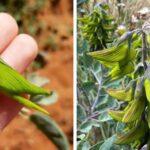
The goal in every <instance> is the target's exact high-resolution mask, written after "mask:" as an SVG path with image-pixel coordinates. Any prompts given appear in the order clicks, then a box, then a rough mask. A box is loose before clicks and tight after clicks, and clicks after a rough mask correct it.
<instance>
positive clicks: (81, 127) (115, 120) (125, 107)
mask: <svg viewBox="0 0 150 150" xmlns="http://www.w3.org/2000/svg"><path fill="white" fill-rule="evenodd" d="M102 6H108V5H105V4H104V3H102V4H97V5H96V7H94V9H93V10H95V9H96V8H98V7H99V8H100V10H102V8H101V7H102ZM103 9H104V11H105V10H108V7H106V8H105V7H104V8H103ZM93 10H92V11H91V13H90V14H89V15H87V16H83V15H82V14H79V15H80V17H81V18H80V17H79V18H80V19H79V22H78V24H79V25H78V41H79V42H78V43H77V44H78V51H77V52H78V53H77V56H78V57H77V58H78V64H77V69H78V74H77V75H78V91H77V92H78V107H77V116H79V117H78V141H79V142H78V150H83V149H92V150H94V149H99V150H105V149H107V150H113V149H114V150H117V149H118V150H119V149H123V150H124V149H140V148H142V147H143V146H144V145H146V144H148V145H149V142H148V141H149V136H148V135H149V127H148V126H149V124H150V123H149V122H150V115H149V114H150V107H149V106H150V105H149V99H150V98H149V97H150V94H149V88H150V76H149V75H150V74H149V71H150V67H149V66H150V62H149V61H150V59H149V54H150V53H149V47H150V45H149V44H150V43H149V37H150V35H149V27H150V25H149V23H145V24H144V25H143V26H142V27H141V26H139V28H138V29H134V30H132V31H124V33H121V34H116V33H117V32H118V31H117V30H115V29H116V27H115V28H113V30H111V34H112V36H111V37H113V38H112V39H111V40H110V41H107V39H109V38H108V37H106V38H103V37H104V35H106V34H105V32H103V33H101V34H100V36H101V38H99V34H95V33H98V32H95V30H97V28H100V29H101V30H102V29H103V30H106V31H108V28H103V26H102V24H101V22H99V21H98V20H99V18H100V17H99V16H98V15H97V16H96V15H95V16H94V15H93V17H92V18H90V16H91V15H92V14H93V12H94V11H93ZM102 12H103V11H102ZM105 13H106V15H107V16H109V11H107V12H106V11H105ZM111 18H113V17H111ZM94 19H95V20H94ZM91 20H94V21H95V22H94V23H95V24H94V23H93V24H94V25H95V26H94V25H93V24H92V23H91ZM110 20H111V19H110ZM96 21H97V24H96ZM111 21H113V20H111ZM119 22H120V20H119ZM92 25H93V26H92ZM111 25H112V24H111ZM116 25H117V23H116ZM89 27H91V28H89ZM93 36H94V38H93V39H92V37H93ZM99 39H104V40H103V41H104V42H101V41H99ZM85 43H86V44H85ZM93 43H94V44H95V45H94V46H93ZM85 45H86V46H85ZM89 56H90V57H89ZM91 58H93V60H91ZM85 83H86V84H85ZM87 83H88V84H87ZM84 85H86V86H84Z"/></svg>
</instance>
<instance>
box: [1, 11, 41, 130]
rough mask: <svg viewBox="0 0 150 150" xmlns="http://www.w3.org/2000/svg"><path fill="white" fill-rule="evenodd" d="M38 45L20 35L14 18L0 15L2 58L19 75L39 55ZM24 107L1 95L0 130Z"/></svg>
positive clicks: (29, 38) (4, 14)
mask: <svg viewBox="0 0 150 150" xmlns="http://www.w3.org/2000/svg"><path fill="white" fill-rule="evenodd" d="M37 50H38V47H37V43H36V42H35V40H34V39H33V38H32V37H31V36H29V35H27V34H19V35H18V26H17V23H16V21H15V19H14V18H13V17H11V16H10V15H9V14H6V13H0V57H1V58H2V59H3V60H4V61H5V62H6V63H7V64H8V65H10V66H11V67H12V68H14V69H15V70H17V71H18V72H19V73H23V72H24V71H25V69H26V68H27V67H28V65H29V64H30V63H31V62H32V61H33V60H34V58H35V57H36V55H37ZM21 108H22V105H20V104H18V103H17V102H15V101H13V100H11V99H10V98H8V97H7V96H5V95H3V94H0V130H2V129H4V127H5V126H6V125H7V124H8V123H9V122H10V121H11V120H12V119H13V118H14V117H15V116H16V115H17V113H18V112H19V111H20V109H21Z"/></svg>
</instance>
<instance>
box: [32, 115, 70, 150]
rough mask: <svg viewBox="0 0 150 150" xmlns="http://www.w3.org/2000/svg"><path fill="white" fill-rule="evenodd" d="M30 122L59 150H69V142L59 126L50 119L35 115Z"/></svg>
mask: <svg viewBox="0 0 150 150" xmlns="http://www.w3.org/2000/svg"><path fill="white" fill-rule="evenodd" d="M30 120H31V121H32V122H33V123H34V124H35V125H36V126H37V127H38V128H39V129H40V130H41V131H42V132H43V133H44V134H45V135H46V136H47V137H48V138H49V139H50V140H51V141H52V142H53V143H54V144H55V145H56V146H57V147H58V149H59V150H69V149H70V146H69V143H68V140H67V138H66V136H65V135H64V133H63V132H62V131H61V129H60V128H59V127H58V125H57V124H56V123H55V122H54V120H53V119H51V118H50V117H48V116H46V115H43V114H40V113H34V114H32V115H31V116H30Z"/></svg>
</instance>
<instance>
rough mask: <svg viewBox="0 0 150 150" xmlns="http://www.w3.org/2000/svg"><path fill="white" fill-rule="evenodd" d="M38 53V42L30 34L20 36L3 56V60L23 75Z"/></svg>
mask: <svg viewBox="0 0 150 150" xmlns="http://www.w3.org/2000/svg"><path fill="white" fill-rule="evenodd" d="M37 53H38V46H37V43H36V41H35V40H34V39H33V38H32V37H31V36H29V35H28V34H19V35H18V36H16V38H15V39H14V40H13V41H12V42H11V43H10V45H9V46H8V47H7V48H6V49H5V51H4V52H3V53H2V54H1V58H2V59H3V60H4V61H5V62H6V63H7V64H8V65H10V66H11V67H13V68H14V69H15V70H17V71H18V72H20V73H22V72H23V71H24V70H25V69H26V68H27V67H28V65H29V64H30V63H31V62H32V61H33V60H34V59H35V57H36V55H37Z"/></svg>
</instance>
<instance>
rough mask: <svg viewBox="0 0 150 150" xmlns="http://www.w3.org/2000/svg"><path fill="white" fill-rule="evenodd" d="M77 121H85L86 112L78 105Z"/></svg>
mask: <svg viewBox="0 0 150 150" xmlns="http://www.w3.org/2000/svg"><path fill="white" fill-rule="evenodd" d="M77 119H78V120H79V121H84V120H85V119H86V112H85V110H84V108H83V107H82V106H81V105H80V104H78V105H77Z"/></svg>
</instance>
